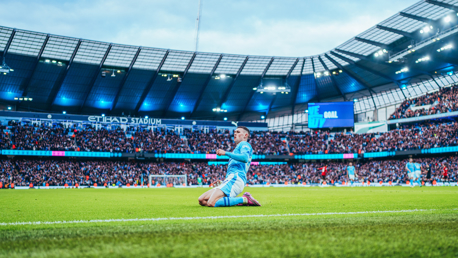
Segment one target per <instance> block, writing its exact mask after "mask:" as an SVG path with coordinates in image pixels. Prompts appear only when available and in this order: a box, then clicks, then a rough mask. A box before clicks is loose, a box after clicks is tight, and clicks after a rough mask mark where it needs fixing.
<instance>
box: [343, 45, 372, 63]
mask: <svg viewBox="0 0 458 258" xmlns="http://www.w3.org/2000/svg"><path fill="white" fill-rule="evenodd" d="M335 50H336V51H337V52H340V53H344V54H346V55H349V56H353V57H356V58H359V59H363V60H367V59H369V58H368V57H367V56H363V55H360V54H356V53H353V52H350V51H346V50H342V49H337V48H336V49H335Z"/></svg>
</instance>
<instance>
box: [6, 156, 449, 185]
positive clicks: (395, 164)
mask: <svg viewBox="0 0 458 258" xmlns="http://www.w3.org/2000/svg"><path fill="white" fill-rule="evenodd" d="M407 161H408V160H382V161H373V160H370V161H363V162H359V163H356V164H355V168H356V173H357V175H358V180H360V181H364V182H367V181H370V182H374V183H378V182H380V181H382V182H389V181H391V182H393V184H397V183H404V182H405V181H407V180H408V178H407V173H406V169H405V167H406V162H407ZM414 162H420V163H421V164H422V167H423V170H425V169H426V167H427V166H429V165H431V168H432V169H431V179H430V181H433V180H436V181H438V182H440V181H444V178H443V175H442V171H443V170H444V167H447V169H448V174H449V179H450V181H452V182H456V181H457V177H458V173H457V172H458V165H457V164H458V158H457V157H453V156H451V157H441V158H423V159H416V160H414ZM0 165H1V173H0V183H1V185H2V186H3V188H5V187H6V188H7V185H11V184H12V183H13V184H14V185H16V186H29V185H30V184H31V183H32V184H33V185H35V186H45V185H50V186H64V185H65V184H67V185H69V186H75V185H76V184H78V185H81V186H92V185H94V184H97V185H99V186H103V185H105V184H107V185H110V186H111V185H118V186H119V185H127V184H130V185H134V184H138V185H139V184H141V179H142V177H143V180H144V181H143V182H144V184H145V185H146V184H147V182H148V175H150V174H152V175H186V177H187V182H188V185H198V184H204V185H210V184H213V183H215V182H216V181H219V180H223V179H224V178H225V176H226V169H227V165H208V164H207V163H205V162H195V163H191V162H164V163H156V162H145V161H84V160H81V161H78V160H53V159H46V160H39V159H15V160H1V161H0ZM324 166H327V171H328V172H327V174H326V178H325V180H326V181H327V182H328V183H342V182H345V181H347V180H348V178H347V173H346V167H347V166H348V163H346V162H316V163H293V164H284V165H269V166H267V165H257V166H255V165H252V166H251V167H250V170H249V171H248V173H247V183H248V184H268V183H269V184H285V183H288V184H301V183H304V182H305V183H306V184H317V183H321V182H322V176H321V173H322V170H321V169H320V168H321V167H324Z"/></svg>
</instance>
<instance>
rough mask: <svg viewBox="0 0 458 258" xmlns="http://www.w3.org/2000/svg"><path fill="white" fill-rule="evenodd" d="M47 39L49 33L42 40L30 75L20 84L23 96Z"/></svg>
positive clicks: (25, 94) (25, 93)
mask: <svg viewBox="0 0 458 258" xmlns="http://www.w3.org/2000/svg"><path fill="white" fill-rule="evenodd" d="M48 40H49V34H48V35H46V38H45V41H44V42H43V45H42V46H41V49H40V52H38V56H37V58H36V59H35V62H34V63H33V67H32V72H31V73H30V76H28V77H27V78H26V79H25V80H24V82H23V83H22V85H21V86H22V87H21V88H22V89H21V90H22V96H23V97H25V96H27V88H28V87H29V84H30V81H31V80H32V77H33V74H34V73H35V70H36V69H37V66H38V63H39V62H40V58H41V55H42V54H43V51H44V50H45V47H46V44H48ZM19 105H20V104H19ZM19 105H18V106H19Z"/></svg>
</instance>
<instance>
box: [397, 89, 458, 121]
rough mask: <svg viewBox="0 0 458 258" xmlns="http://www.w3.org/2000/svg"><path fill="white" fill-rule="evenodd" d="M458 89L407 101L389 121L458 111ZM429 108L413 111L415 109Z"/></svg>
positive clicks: (445, 90) (441, 91)
mask: <svg viewBox="0 0 458 258" xmlns="http://www.w3.org/2000/svg"><path fill="white" fill-rule="evenodd" d="M457 96H458V89H457V88H456V87H449V88H443V89H440V90H439V91H437V92H433V93H428V94H426V95H423V96H421V97H418V98H415V99H409V100H405V101H404V102H403V103H402V104H401V105H400V106H399V107H398V108H397V109H396V111H395V112H394V113H393V114H391V116H390V117H389V119H390V120H391V119H399V118H409V117H418V116H427V115H434V114H441V113H447V112H453V111H458V97H457ZM428 105H431V106H429V108H420V109H416V110H412V108H413V107H421V106H428Z"/></svg>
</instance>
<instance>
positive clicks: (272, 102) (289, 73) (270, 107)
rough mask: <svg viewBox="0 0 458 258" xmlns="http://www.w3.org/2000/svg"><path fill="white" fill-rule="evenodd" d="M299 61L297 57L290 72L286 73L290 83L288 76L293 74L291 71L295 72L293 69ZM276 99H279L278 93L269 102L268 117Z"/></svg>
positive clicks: (286, 80) (286, 78) (286, 79)
mask: <svg viewBox="0 0 458 258" xmlns="http://www.w3.org/2000/svg"><path fill="white" fill-rule="evenodd" d="M297 63H299V58H296V61H295V62H294V64H293V66H291V68H290V69H289V71H288V73H287V74H286V77H285V82H286V83H288V78H289V76H290V75H291V73H292V72H293V70H294V69H295V68H296V65H297ZM276 99H277V94H275V96H274V98H273V99H272V101H271V102H270V104H269V108H268V109H267V112H266V117H267V115H269V113H270V110H271V109H272V106H273V104H274V102H275V100H276Z"/></svg>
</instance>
